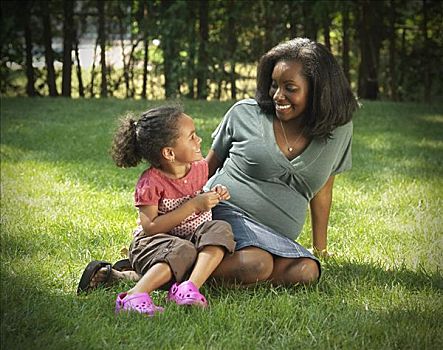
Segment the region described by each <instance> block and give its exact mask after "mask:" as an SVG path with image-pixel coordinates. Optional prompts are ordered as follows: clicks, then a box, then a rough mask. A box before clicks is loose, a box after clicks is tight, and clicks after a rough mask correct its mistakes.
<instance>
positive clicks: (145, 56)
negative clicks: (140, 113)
mask: <svg viewBox="0 0 443 350" xmlns="http://www.w3.org/2000/svg"><path fill="white" fill-rule="evenodd" d="M148 15H149V13H148V3H147V2H146V1H143V34H144V35H143V36H144V40H143V50H144V51H143V86H142V94H141V97H142V98H143V99H144V100H146V99H147V98H148V91H147V86H148V62H149V61H148V60H149V36H148Z"/></svg>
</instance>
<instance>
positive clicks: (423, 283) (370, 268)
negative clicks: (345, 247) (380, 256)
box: [319, 259, 443, 292]
mask: <svg viewBox="0 0 443 350" xmlns="http://www.w3.org/2000/svg"><path fill="white" fill-rule="evenodd" d="M322 279H323V280H322V281H321V282H320V284H319V288H320V289H321V290H322V291H325V292H328V291H329V290H330V289H331V288H336V285H337V284H339V285H342V286H343V287H345V288H348V287H349V286H357V287H363V286H367V287H370V288H379V289H381V290H383V289H389V288H391V287H395V286H402V287H403V288H405V289H407V290H409V291H421V290H426V289H431V290H434V291H440V292H441V291H443V277H442V274H441V272H440V271H436V272H430V273H429V272H427V271H425V270H424V269H419V270H418V271H411V270H409V269H407V268H406V267H405V266H400V267H399V268H398V269H395V270H393V269H390V270H386V269H384V268H383V267H381V266H378V265H377V263H373V264H368V263H358V262H339V261H337V260H335V261H334V260H332V259H331V261H328V263H327V264H325V265H324V272H323V277H322Z"/></svg>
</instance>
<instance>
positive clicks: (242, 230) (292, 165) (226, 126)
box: [85, 38, 358, 286]
mask: <svg viewBox="0 0 443 350" xmlns="http://www.w3.org/2000/svg"><path fill="white" fill-rule="evenodd" d="M357 107H358V103H357V100H356V99H355V97H354V95H353V94H352V92H351V89H350V87H349V84H348V82H347V80H346V78H345V76H344V74H343V72H342V70H341V68H340V66H339V64H338V63H337V61H336V59H335V58H334V57H333V55H332V54H331V53H330V52H329V51H328V50H327V49H326V48H325V47H324V46H323V45H321V44H318V43H316V42H313V41H310V40H309V39H302V38H296V39H293V40H290V41H288V42H284V43H281V44H279V45H277V46H276V47H274V48H272V49H271V50H270V51H268V52H267V53H266V54H265V55H263V56H262V58H261V60H260V63H259V66H258V75H257V91H256V96H255V100H254V99H248V100H243V101H240V102H238V103H236V104H235V105H234V106H233V107H232V108H231V109H230V110H229V111H228V112H227V114H226V115H225V117H224V119H223V121H222V122H221V123H220V125H219V126H218V127H217V129H216V131H215V132H214V134H213V139H214V140H213V144H212V147H211V150H210V151H209V153H208V156H207V158H206V159H207V161H208V163H209V173H210V174H211V175H212V177H211V178H210V180H209V181H208V184H207V187H208V188H210V187H211V185H212V184H214V183H220V184H223V185H225V186H226V187H227V188H228V189H229V192H230V194H231V199H230V200H229V202H222V203H220V204H219V205H217V206H216V207H215V208H213V218H214V219H217V220H225V221H227V222H229V223H230V224H231V226H232V229H233V232H234V237H235V240H236V242H237V245H236V252H235V253H234V254H233V255H231V256H226V257H225V258H224V259H223V261H222V263H221V264H220V265H219V266H218V268H217V269H216V270H215V271H214V273H213V277H215V278H217V279H223V280H225V281H228V282H230V281H231V282H233V281H235V282H237V283H241V284H246V285H247V284H252V283H256V282H260V281H271V282H272V283H273V284H282V285H293V284H309V283H312V282H315V281H317V280H318V278H319V276H320V263H319V261H318V259H317V258H316V257H315V256H314V255H313V254H311V253H310V252H309V251H308V250H307V249H306V248H304V247H302V246H301V245H299V244H298V243H297V242H296V241H295V240H296V239H297V237H298V236H299V234H300V232H301V230H302V227H303V224H304V222H305V215H306V212H307V209H308V204H309V207H310V212H311V221H312V234H313V249H314V253H315V252H316V253H318V254H316V255H319V254H320V255H327V227H328V220H329V212H330V208H331V202H332V188H333V183H334V176H335V175H336V174H338V173H341V172H343V171H345V170H348V169H350V167H351V141H352V122H351V118H352V114H353V112H354V111H355V110H356V108H357ZM98 263H100V262H98ZM98 263H97V264H98ZM91 264H92V263H91ZM91 264H90V265H91ZM89 267H90V269H89V270H90V276H91V277H90V281H91V282H90V283H91V286H96V285H97V284H98V283H99V282H106V283H110V281H112V280H115V279H118V278H123V277H126V278H127V277H130V278H132V279H137V277H136V276H134V274H131V272H127V273H126V272H123V273H121V272H117V271H115V270H113V269H110V268H109V266H107V268H106V267H103V266H99V267H100V268H101V269H100V273H95V272H96V267H97V266H89ZM91 271H92V272H91ZM85 272H86V271H85Z"/></svg>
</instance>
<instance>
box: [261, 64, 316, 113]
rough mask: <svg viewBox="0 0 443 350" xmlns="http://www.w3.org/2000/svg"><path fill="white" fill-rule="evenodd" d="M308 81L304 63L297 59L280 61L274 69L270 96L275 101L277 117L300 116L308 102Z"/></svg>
mask: <svg viewBox="0 0 443 350" xmlns="http://www.w3.org/2000/svg"><path fill="white" fill-rule="evenodd" d="M308 93H309V91H308V81H307V80H306V79H305V78H304V77H303V75H302V65H301V64H300V63H298V62H296V61H279V62H277V63H276V64H275V66H274V70H273V71H272V83H271V87H270V89H269V96H270V97H271V98H272V100H273V101H274V105H275V113H276V115H277V118H278V119H280V120H282V121H288V120H292V119H296V118H298V117H299V116H300V115H302V114H303V112H304V111H305V110H306V107H307V104H308Z"/></svg>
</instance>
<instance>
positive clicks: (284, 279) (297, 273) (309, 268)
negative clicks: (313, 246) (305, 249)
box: [270, 258, 320, 286]
mask: <svg viewBox="0 0 443 350" xmlns="http://www.w3.org/2000/svg"><path fill="white" fill-rule="evenodd" d="M319 277H320V268H319V266H318V264H317V262H316V261H315V260H313V259H309V258H298V259H291V258H277V259H276V260H275V263H274V271H273V272H272V275H271V278H270V279H271V281H272V283H274V284H277V285H279V284H283V285H288V286H290V285H294V284H302V285H309V284H312V283H315V282H317V281H318V278H319Z"/></svg>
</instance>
